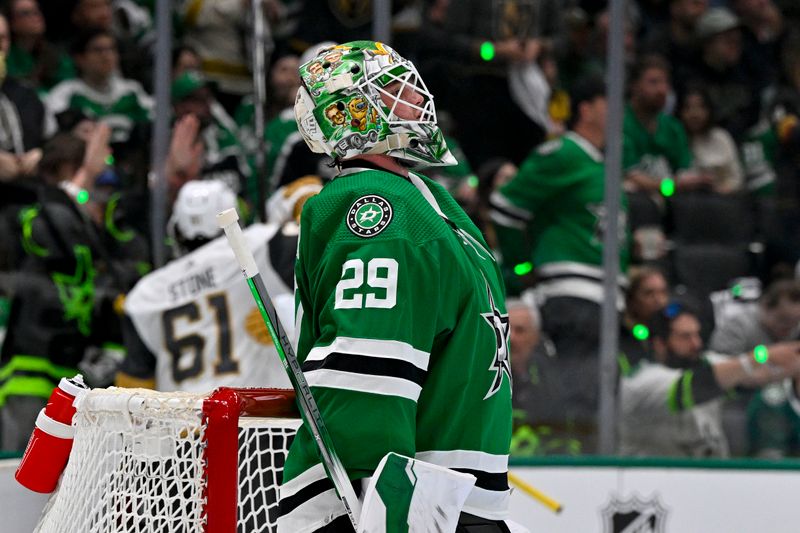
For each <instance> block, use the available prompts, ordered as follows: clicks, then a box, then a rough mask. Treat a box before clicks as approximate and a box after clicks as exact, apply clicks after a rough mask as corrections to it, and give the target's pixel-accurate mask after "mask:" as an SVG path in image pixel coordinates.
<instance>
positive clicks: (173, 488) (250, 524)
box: [36, 388, 300, 533]
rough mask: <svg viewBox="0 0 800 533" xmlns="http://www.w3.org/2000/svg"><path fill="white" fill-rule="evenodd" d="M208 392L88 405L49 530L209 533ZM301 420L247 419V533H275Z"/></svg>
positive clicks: (242, 485)
mask: <svg viewBox="0 0 800 533" xmlns="http://www.w3.org/2000/svg"><path fill="white" fill-rule="evenodd" d="M205 399H206V396H205V395H198V394H189V393H159V392H153V391H148V390H142V389H116V388H110V389H102V390H94V391H90V392H89V393H87V394H86V395H85V396H84V397H83V398H81V400H80V401H79V404H78V412H77V414H76V416H75V419H74V422H73V425H74V426H75V430H76V431H75V440H74V443H73V448H72V452H71V454H70V458H69V462H68V464H67V467H66V469H65V471H64V474H63V476H62V478H61V481H60V483H59V487H58V489H57V490H56V492H55V493H54V494H53V496H52V497H51V499H50V501H49V502H48V504H47V506H46V507H45V510H44V512H43V515H42V518H41V520H40V522H39V526H38V527H37V529H36V531H37V532H40V533H112V532H113V533H154V532H159V533H161V532H163V533H201V532H206V531H207V527H206V526H207V523H208V517H209V513H214V512H217V511H216V510H217V509H218V508H219V507H218V505H219V504H218V503H215V502H213V501H209V495H208V490H207V479H208V475H209V469H211V468H214V460H215V459H214V458H215V456H214V454H209V453H208V452H209V446H213V443H211V442H209V438H208V435H207V433H209V434H210V433H211V432H208V431H207V429H208V420H207V419H206V417H204V415H203V401H204V400H205ZM299 425H300V421H299V420H296V419H278V418H240V419H239V429H238V442H239V448H238V502H237V506H238V510H237V526H238V527H237V529H238V532H239V533H244V532H247V533H250V532H256V533H261V532H264V533H274V532H275V530H276V527H275V523H276V520H277V500H278V492H277V488H278V486H279V485H280V480H281V473H282V471H283V462H284V458H285V455H286V452H287V450H288V446H289V443H290V442H291V438H292V437H293V435H294V433H295V432H296V430H297V427H298V426H299Z"/></svg>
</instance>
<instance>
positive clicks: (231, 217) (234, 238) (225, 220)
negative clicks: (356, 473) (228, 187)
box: [217, 208, 361, 530]
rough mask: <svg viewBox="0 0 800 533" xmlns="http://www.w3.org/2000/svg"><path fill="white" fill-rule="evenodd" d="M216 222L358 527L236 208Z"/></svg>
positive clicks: (341, 472) (350, 496)
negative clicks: (240, 270)
mask: <svg viewBox="0 0 800 533" xmlns="http://www.w3.org/2000/svg"><path fill="white" fill-rule="evenodd" d="M217 224H219V227H220V228H222V229H223V230H225V236H226V237H227V238H228V244H229V245H230V247H231V249H232V250H233V253H234V255H235V256H236V260H237V261H238V262H239V266H240V267H241V269H242V273H243V274H244V277H245V279H246V280H247V285H248V286H249V287H250V293H251V294H252V295H253V299H254V300H255V302H256V305H257V306H258V310H259V311H260V312H261V318H263V319H264V323H265V324H266V326H267V329H268V330H269V334H270V336H271V337H272V341H273V343H274V344H275V348H276V349H277V350H278V355H279V356H280V358H281V362H282V363H283V367H284V369H285V370H286V373H287V374H288V375H289V381H291V383H292V387H293V388H294V390H295V392H296V393H297V401H298V404H299V406H300V412H301V413H302V414H303V418H304V419H305V421H306V423H307V424H308V427H309V429H310V430H311V434H312V435H313V436H314V440H315V441H317V447H318V448H319V453H320V456H321V457H322V464H323V466H324V467H325V470H326V471H327V473H328V477H329V478H330V479H331V481H332V482H333V486H334V487H335V488H336V492H337V493H338V494H339V498H340V499H341V500H342V504H343V505H344V508H345V510H346V511H347V515H348V516H349V518H350V521H351V522H352V523H353V528H354V529H355V530H358V517H359V516H360V514H361V503H360V502H359V501H358V498H357V497H356V493H355V491H354V490H353V486H352V485H351V484H350V479H349V478H348V477H347V472H346V471H345V469H344V466H343V465H342V462H341V460H340V459H339V456H338V455H337V454H336V450H334V448H333V442H332V441H331V437H330V434H329V433H328V430H327V428H326V427H325V423H324V422H323V420H322V414H321V413H320V412H319V408H318V407H317V402H316V401H315V400H314V397H313V396H312V395H311V388H310V387H309V386H308V382H307V381H306V378H305V376H304V375H303V371H302V370H301V369H300V363H299V362H298V361H297V357H296V356H295V353H294V349H293V348H292V344H291V343H290V342H289V337H288V336H287V335H286V330H285V329H283V326H282V325H281V321H280V320H279V319H278V313H277V312H276V311H275V306H274V305H272V300H270V298H269V294H267V289H266V287H265V286H264V281H263V280H262V279H261V274H260V273H259V272H258V266H256V260H255V258H254V257H253V253H252V252H251V251H250V250H249V249H248V248H247V244H246V243H245V240H244V234H243V233H242V228H241V227H239V215H238V213H237V212H236V209H233V208H232V209H226V210H225V211H223V212H221V213H219V214H218V215H217Z"/></svg>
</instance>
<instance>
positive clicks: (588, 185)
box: [490, 132, 629, 301]
mask: <svg viewBox="0 0 800 533" xmlns="http://www.w3.org/2000/svg"><path fill="white" fill-rule="evenodd" d="M604 195H605V169H604V164H603V154H602V153H601V152H600V151H599V150H597V148H595V147H594V146H593V145H592V144H591V143H589V141H587V140H586V139H584V138H583V137H581V136H580V135H578V134H576V133H574V132H569V133H567V134H566V135H564V136H563V137H561V138H559V139H556V140H553V141H550V142H547V143H544V144H542V145H540V146H539V147H538V148H537V149H536V150H535V151H534V152H532V153H531V154H530V155H529V156H528V158H527V159H526V160H525V161H524V162H523V163H522V165H521V166H520V169H519V172H518V173H517V175H516V176H514V178H513V179H512V180H511V181H510V182H509V183H507V184H506V185H505V186H503V187H502V188H501V189H500V190H499V191H496V192H495V193H494V194H492V197H491V199H490V204H491V208H492V211H491V218H492V221H493V222H494V224H495V228H496V230H497V237H498V240H499V243H500V248H501V250H502V256H503V264H504V265H506V266H507V267H510V268H513V267H515V266H517V267H518V268H517V269H516V270H517V271H518V273H524V270H526V269H524V268H523V269H522V271H520V270H519V268H520V266H521V265H526V264H530V265H531V266H532V267H533V268H534V269H535V270H536V272H537V274H538V276H539V279H540V280H541V282H542V287H543V289H544V288H545V287H546V286H548V283H549V289H548V290H549V291H550V292H549V293H548V295H553V296H556V295H564V296H576V297H582V298H587V299H591V300H595V301H600V300H602V279H603V271H602V268H601V267H602V264H603V238H604V233H605V228H606V212H605V205H604ZM620 205H621V209H620V215H619V218H618V227H619V235H618V237H619V242H620V268H621V270H622V271H623V272H624V271H625V270H626V269H627V264H628V241H629V239H628V235H627V227H626V226H627V224H626V220H627V214H626V213H627V201H626V199H625V196H624V195H622V197H621V203H620ZM512 279H513V278H512ZM579 280H580V281H579ZM543 296H545V295H543Z"/></svg>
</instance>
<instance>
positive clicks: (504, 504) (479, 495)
mask: <svg viewBox="0 0 800 533" xmlns="http://www.w3.org/2000/svg"><path fill="white" fill-rule="evenodd" d="M414 458H415V459H419V460H420V461H425V462H428V463H433V464H435V465H439V466H443V467H446V468H453V469H456V468H462V469H466V470H478V471H481V472H488V473H492V474H502V473H504V472H507V471H508V455H496V454H491V453H486V452H479V451H474V450H448V451H444V450H437V451H427V452H417V453H416V454H415V455H414ZM510 498H511V490H503V491H497V490H486V489H482V488H480V487H473V488H472V491H471V492H470V493H469V496H467V501H466V502H465V503H464V508H463V509H462V511H464V512H466V513H470V514H474V515H475V516H480V517H482V518H488V519H489V520H504V519H506V518H508V504H509V501H510Z"/></svg>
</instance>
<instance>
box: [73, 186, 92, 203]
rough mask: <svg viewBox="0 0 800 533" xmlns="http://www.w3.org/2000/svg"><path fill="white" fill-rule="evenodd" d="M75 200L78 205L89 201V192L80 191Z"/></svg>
mask: <svg viewBox="0 0 800 533" xmlns="http://www.w3.org/2000/svg"><path fill="white" fill-rule="evenodd" d="M75 200H77V201H78V203H79V204H85V203H86V202H88V201H89V191H87V190H86V189H81V190H80V191H78V194H77V195H75Z"/></svg>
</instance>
